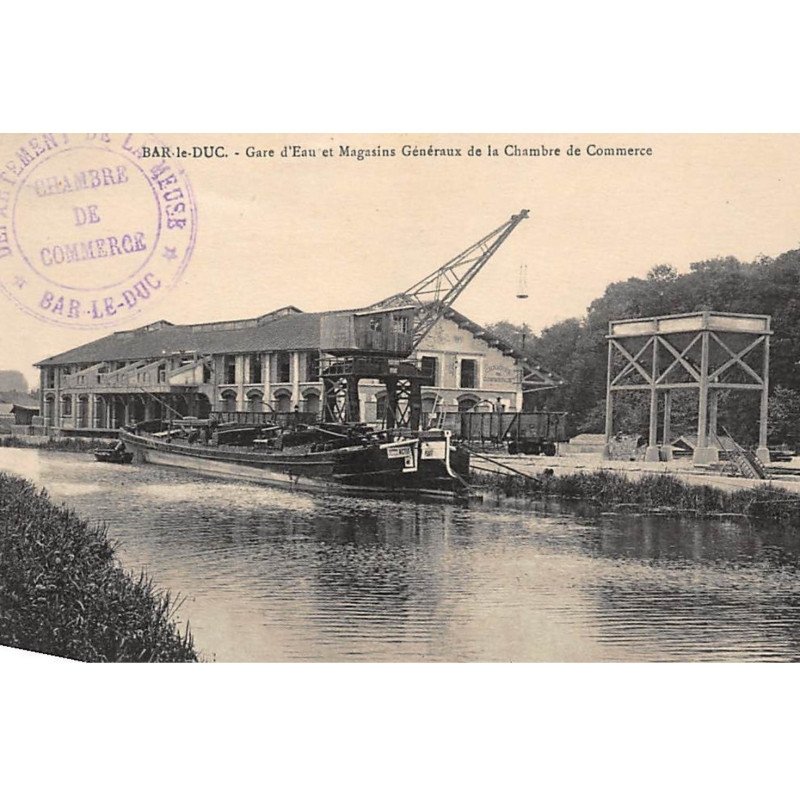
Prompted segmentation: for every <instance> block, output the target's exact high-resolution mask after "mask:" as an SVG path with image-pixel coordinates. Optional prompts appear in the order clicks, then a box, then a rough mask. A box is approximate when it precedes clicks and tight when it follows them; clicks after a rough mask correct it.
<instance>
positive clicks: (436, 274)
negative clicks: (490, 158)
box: [369, 208, 530, 353]
mask: <svg viewBox="0 0 800 800" xmlns="http://www.w3.org/2000/svg"><path fill="white" fill-rule="evenodd" d="M529 213H530V212H529V211H528V209H527V208H523V209H522V210H521V211H520V212H519V214H513V215H512V216H511V218H510V219H509V220H508V221H506V222H504V223H503V224H502V225H500V226H499V227H497V228H495V229H494V230H493V231H491V232H490V233H487V234H486V236H484V237H483V238H481V239H479V240H478V241H477V242H475V244H473V245H471V246H470V247H468V248H467V249H466V250H463V251H462V252H461V253H459V254H458V255H457V256H454V257H453V258H451V259H450V260H449V261H448V262H447V263H446V264H443V265H442V266H441V267H439V268H438V269H435V270H434V271H433V272H431V273H430V275H426V276H425V277H424V278H422V279H421V280H419V281H417V282H416V283H415V284H414V285H413V286H411V287H409V288H408V289H406V290H405V291H404V292H399V293H398V294H393V295H392V296H391V297H387V298H386V299H385V300H381V301H380V302H379V303H376V304H375V305H373V306H370V308H369V310H370V311H372V310H375V311H379V310H381V309H389V308H395V307H400V306H409V305H410V306H413V307H414V310H415V314H414V321H413V324H412V328H411V331H410V332H411V347H410V350H409V353H411V352H413V351H414V350H416V348H417V347H418V346H419V344H420V342H421V341H422V340H423V339H424V338H425V336H426V335H427V334H428V333H429V332H430V330H431V328H433V326H434V325H435V324H436V323H437V322H438V321H439V320H440V319H441V318H442V317H443V316H444V315H445V313H446V312H447V310H448V309H449V308H451V307H452V305H453V303H454V302H455V301H456V299H457V298H458V296H459V295H460V294H461V293H462V292H463V291H464V289H466V288H467V286H469V284H470V282H471V281H472V280H473V279H474V278H475V276H476V275H477V274H478V273H479V272H480V271H481V270H482V269H483V267H484V266H485V265H486V262H487V261H488V260H489V259H490V258H491V257H492V256H493V255H494V254H495V253H496V252H497V251H498V250H499V249H500V246H501V245H502V244H503V242H505V240H506V239H508V237H509V236H510V235H511V233H512V231H513V230H514V228H516V227H517V225H519V223H520V222H522V221H523V220H524V219H527V218H528V214H529Z"/></svg>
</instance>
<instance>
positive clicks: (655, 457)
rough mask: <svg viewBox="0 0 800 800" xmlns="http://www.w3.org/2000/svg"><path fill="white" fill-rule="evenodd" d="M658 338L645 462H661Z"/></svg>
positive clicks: (654, 346) (655, 349)
mask: <svg viewBox="0 0 800 800" xmlns="http://www.w3.org/2000/svg"><path fill="white" fill-rule="evenodd" d="M657 377H658V337H657V336H655V335H653V363H652V369H651V371H650V430H649V435H648V438H647V450H645V453H644V460H645V461H659V460H660V453H659V449H658V389H657V388H656V378H657Z"/></svg>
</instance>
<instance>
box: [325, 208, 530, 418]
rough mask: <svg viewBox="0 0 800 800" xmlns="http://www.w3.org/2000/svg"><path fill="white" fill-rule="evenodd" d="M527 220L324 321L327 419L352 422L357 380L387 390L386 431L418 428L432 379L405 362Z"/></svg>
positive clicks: (518, 217) (513, 221)
mask: <svg viewBox="0 0 800 800" xmlns="http://www.w3.org/2000/svg"><path fill="white" fill-rule="evenodd" d="M527 217H528V210H527V209H523V210H522V211H520V212H519V214H514V215H513V216H512V217H511V218H510V219H509V220H507V221H506V222H505V223H503V224H502V225H500V226H499V227H498V228H495V229H494V230H493V231H491V232H490V233H488V234H486V235H485V236H483V237H482V238H481V239H479V240H478V241H477V242H475V243H474V244H472V245H470V247H468V248H467V249H466V250H463V251H462V252H461V253H459V254H458V255H456V256H454V257H453V258H452V259H450V260H449V261H448V262H447V263H445V264H443V265H442V266H441V267H439V268H438V269H436V270H434V271H433V272H431V273H430V274H429V275H427V276H425V277H424V278H422V279H421V280H420V281H418V282H417V283H415V284H414V285H413V286H411V287H409V288H408V289H406V290H405V291H404V292H400V293H398V294H394V295H392V296H391V297H387V298H386V299H385V300H381V301H380V302H378V303H375V304H374V305H372V306H369V307H368V308H365V309H361V310H358V311H343V312H340V313H338V314H331V315H327V316H326V317H324V318H323V321H322V330H321V347H320V349H321V350H322V351H323V352H325V353H327V354H329V356H328V358H327V360H326V361H325V362H324V363H323V364H322V365H321V367H322V370H321V372H322V385H323V414H324V418H325V420H326V421H329V422H356V421H358V419H359V407H358V383H359V381H360V380H361V379H372V380H379V381H380V382H381V383H383V384H384V385H385V387H386V426H387V427H388V428H411V429H417V428H419V424H420V418H421V415H422V391H421V387H422V386H426V385H430V384H431V383H432V382H433V376H432V375H427V374H425V373H423V372H422V371H421V370H420V369H419V367H418V366H417V365H416V364H415V363H412V362H410V361H408V360H407V359H408V357H409V356H410V355H411V354H412V353H413V352H414V350H416V348H417V347H418V346H419V344H420V342H421V341H422V340H423V339H424V338H425V336H426V335H427V334H428V333H429V331H430V330H431V328H433V326H434V325H435V324H436V323H437V322H438V321H439V320H440V319H441V318H442V317H443V316H444V315H445V313H446V312H447V311H448V309H450V308H451V307H452V305H453V303H454V302H455V300H456V299H457V298H458V297H459V295H460V294H461V293H462V292H463V291H464V289H466V288H467V286H468V285H469V284H470V282H471V281H472V280H473V279H474V278H475V276H476V275H477V274H478V273H479V272H480V271H481V269H482V268H483V267H484V266H485V265H486V262H487V261H489V259H490V258H491V257H492V256H493V255H494V254H495V253H496V252H497V250H498V249H499V248H500V246H501V245H502V244H503V242H505V240H506V239H507V238H508V237H509V236H510V235H511V233H512V231H513V230H514V228H516V227H517V225H519V223H520V222H522V221H523V220H524V219H527Z"/></svg>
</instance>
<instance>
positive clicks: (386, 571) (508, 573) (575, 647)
mask: <svg viewBox="0 0 800 800" xmlns="http://www.w3.org/2000/svg"><path fill="white" fill-rule="evenodd" d="M0 470H5V471H8V472H13V473H16V474H19V475H22V476H24V477H26V478H29V479H31V480H32V481H34V482H35V483H36V484H38V485H40V486H44V487H46V488H47V490H48V492H49V493H50V496H51V498H52V499H53V500H55V501H56V502H59V503H66V504H67V505H69V506H71V507H73V508H75V509H76V510H77V511H78V512H79V513H80V514H81V515H82V516H83V517H85V518H89V519H91V520H93V521H102V522H105V523H107V524H108V526H109V529H110V536H111V538H112V539H114V540H115V541H116V542H117V543H118V547H119V549H118V555H119V558H120V560H121V561H122V564H123V566H125V567H126V568H127V569H130V570H133V571H136V572H138V571H139V570H140V569H144V570H146V571H147V573H148V574H149V575H151V576H152V577H153V579H154V580H155V582H156V583H157V584H158V585H159V586H161V587H164V588H168V589H170V590H171V591H172V592H173V593H178V594H180V596H181V597H183V598H185V600H184V604H183V606H182V607H181V609H180V611H179V617H180V619H181V620H184V621H185V620H186V619H188V620H189V621H190V624H191V628H192V631H193V633H194V637H195V642H196V644H197V646H198V647H199V649H200V650H201V652H202V654H203V655H204V657H205V658H207V659H209V660H211V659H214V660H217V661H744V660H748V661H752V660H778V661H788V660H797V659H798V657H799V656H800V574H799V572H800V544H799V543H798V539H800V537H799V536H798V535H797V533H796V532H794V531H791V530H785V529H768V528H762V527H755V526H752V525H750V524H746V523H734V522H709V521H695V520H676V519H668V518H662V517H646V516H631V515H613V514H601V513H599V512H597V511H591V512H586V511H585V510H584V512H583V513H581V512H580V510H578V509H571V510H565V509H563V508H560V507H558V506H555V505H549V506H545V505H542V504H517V503H503V504H494V503H485V504H484V505H483V506H478V507H470V508H464V507H457V506H449V505H439V504H435V505H434V504H417V503H411V502H396V501H389V500H376V499H356V498H348V497H336V496H330V497H318V496H314V495H304V494H299V493H295V494H293V493H290V492H287V491H283V490H278V489H269V488H264V487H260V486H255V485H248V484H239V483H232V482H227V481H223V480H209V479H208V478H201V477H198V476H194V475H192V474H191V473H188V472H183V471H179V470H173V469H169V468H161V467H156V466H151V465H143V466H116V465H111V464H100V463H97V462H95V461H94V460H93V458H92V456H91V455H89V454H72V453H51V452H45V451H38V450H16V449H10V448H0Z"/></svg>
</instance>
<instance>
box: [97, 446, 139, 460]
mask: <svg viewBox="0 0 800 800" xmlns="http://www.w3.org/2000/svg"><path fill="white" fill-rule="evenodd" d="M94 457H95V458H96V459H97V460H98V461H103V462H106V463H109V464H130V463H131V462H132V461H133V453H132V452H130V451H128V450H126V449H125V448H124V446H123V447H118V446H117V447H105V448H101V449H99V450H95V451H94Z"/></svg>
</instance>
